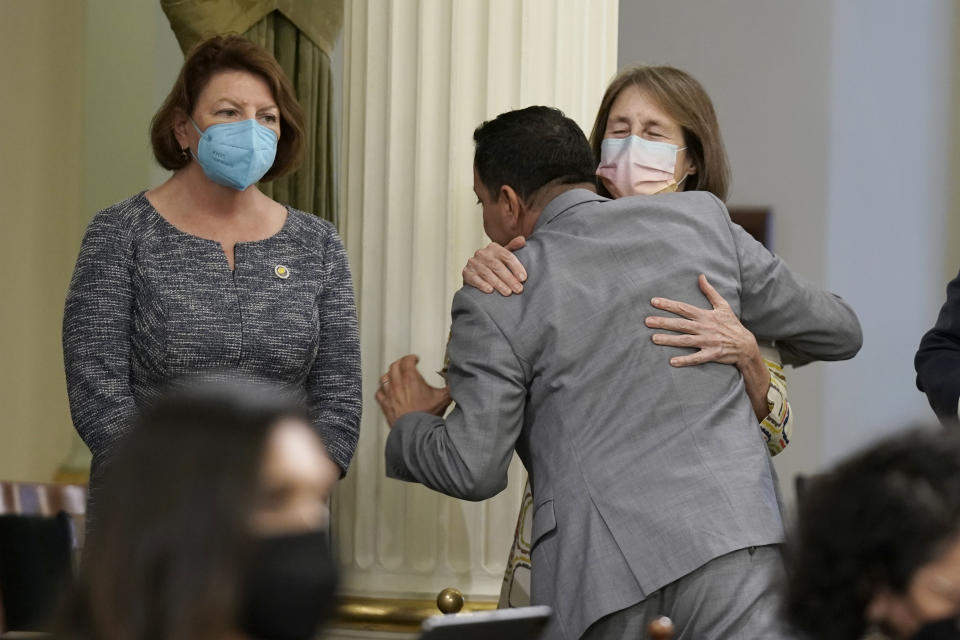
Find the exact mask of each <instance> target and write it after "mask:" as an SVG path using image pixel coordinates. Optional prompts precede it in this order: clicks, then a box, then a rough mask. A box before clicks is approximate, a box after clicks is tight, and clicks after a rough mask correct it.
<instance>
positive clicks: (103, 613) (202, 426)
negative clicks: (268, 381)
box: [61, 384, 306, 640]
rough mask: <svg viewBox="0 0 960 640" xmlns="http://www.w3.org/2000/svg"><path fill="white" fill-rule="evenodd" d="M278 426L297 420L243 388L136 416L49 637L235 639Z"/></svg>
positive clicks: (207, 392) (281, 404) (293, 409)
mask: <svg viewBox="0 0 960 640" xmlns="http://www.w3.org/2000/svg"><path fill="white" fill-rule="evenodd" d="M286 417H298V418H302V419H304V420H305V419H306V418H305V416H304V414H303V412H302V411H301V410H300V409H299V408H298V407H297V406H296V405H295V404H292V403H289V402H287V401H286V400H284V399H283V397H282V396H279V395H276V394H274V393H271V392H268V391H267V390H266V389H264V388H261V387H253V386H249V385H246V384H243V385H241V386H240V387H239V388H235V389H228V388H227V387H225V386H222V385H218V386H209V385H201V387H200V388H199V389H198V390H193V391H178V392H174V393H173V394H171V395H170V396H168V397H166V398H164V399H162V400H160V401H159V402H158V403H157V404H155V405H154V406H153V407H152V408H151V409H149V410H147V411H146V412H145V414H144V415H143V417H142V419H141V420H140V421H139V422H138V423H137V424H136V425H135V426H134V427H133V429H132V431H131V433H130V435H129V436H128V437H127V438H126V439H125V441H124V442H123V443H122V444H121V446H120V447H119V450H118V451H117V453H116V454H115V455H114V456H113V459H112V462H111V463H110V466H109V468H108V470H107V471H106V476H105V483H104V485H103V487H102V489H101V491H99V492H98V494H97V505H96V511H95V513H96V520H95V522H94V523H93V525H94V526H93V527H92V530H91V531H90V535H89V537H88V539H87V542H86V546H85V549H84V558H83V567H82V569H81V573H80V577H79V580H78V582H77V585H76V588H75V590H74V592H73V594H72V596H71V598H70V599H69V601H68V604H67V607H66V610H65V612H64V614H65V615H64V616H63V619H62V622H61V628H62V633H61V636H62V637H68V638H83V639H85V640H86V639H96V640H104V639H107V638H125V639H127V640H144V639H147V638H150V639H151V640H174V639H176V640H201V639H208V638H221V637H224V636H225V634H227V633H228V632H231V631H235V630H236V628H237V626H236V625H237V616H238V614H237V611H236V607H237V602H238V600H239V598H240V596H241V594H240V592H239V589H240V588H241V586H242V585H241V578H242V576H241V574H240V572H241V571H242V567H243V566H245V561H246V559H247V557H248V554H249V553H250V551H251V546H252V544H253V539H254V536H253V533H252V532H251V530H250V515H251V513H252V510H253V505H254V504H255V501H256V498H257V491H258V489H259V482H260V466H261V464H262V459H263V456H264V449H265V446H266V442H267V438H268V435H269V433H270V429H271V428H272V427H273V426H274V425H275V424H277V422H279V421H280V420H282V419H283V418H286Z"/></svg>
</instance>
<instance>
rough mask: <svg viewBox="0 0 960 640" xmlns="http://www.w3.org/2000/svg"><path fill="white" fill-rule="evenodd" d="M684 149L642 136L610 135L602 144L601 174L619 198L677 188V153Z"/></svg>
mask: <svg viewBox="0 0 960 640" xmlns="http://www.w3.org/2000/svg"><path fill="white" fill-rule="evenodd" d="M684 149H686V147H678V146H677V145H675V144H670V143H669V142H655V141H652V140H645V139H644V138H641V137H639V136H627V137H626V138H606V139H604V141H603V142H601V143H600V166H598V167H597V175H598V176H599V177H600V179H601V180H603V184H604V185H605V186H606V187H607V190H608V191H610V193H611V194H612V195H613V197H615V198H622V197H624V196H636V195H651V194H654V193H659V192H661V191H676V187H677V185H678V184H679V183H678V182H676V181H675V180H674V178H673V175H674V171H675V170H676V167H677V153H678V152H680V151H683V150H684ZM684 179H686V176H684ZM681 182H682V180H681ZM670 187H673V189H670Z"/></svg>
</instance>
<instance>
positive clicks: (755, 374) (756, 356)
mask: <svg viewBox="0 0 960 640" xmlns="http://www.w3.org/2000/svg"><path fill="white" fill-rule="evenodd" d="M737 368H738V369H740V374H741V375H742V376H743V384H744V386H745V387H746V389H747V396H748V397H749V398H750V405H751V406H752V407H753V413H754V415H756V417H757V421H758V422H762V421H763V419H764V418H766V417H767V414H769V413H770V406H769V404H768V403H767V392H768V391H769V390H770V371H769V370H768V369H767V365H766V363H765V362H764V361H763V356H762V355H761V354H760V349H759V348H758V347H757V346H756V342H754V347H753V350H752V353H750V354H749V355H747V356H746V357H744V358H742V359H741V361H740V362H738V363H737Z"/></svg>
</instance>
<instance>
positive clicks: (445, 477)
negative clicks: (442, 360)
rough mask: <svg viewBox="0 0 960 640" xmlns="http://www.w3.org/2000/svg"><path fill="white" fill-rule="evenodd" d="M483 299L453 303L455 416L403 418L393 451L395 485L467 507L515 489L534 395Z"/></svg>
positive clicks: (473, 294) (464, 295)
mask: <svg viewBox="0 0 960 640" xmlns="http://www.w3.org/2000/svg"><path fill="white" fill-rule="evenodd" d="M482 295H483V294H480V293H479V292H477V291H467V290H463V289H461V290H460V292H458V293H457V295H456V296H455V297H454V300H453V326H452V330H451V337H450V345H449V351H450V371H449V373H448V378H447V379H448V383H449V385H450V395H451V397H452V398H453V400H454V401H455V402H456V406H455V408H454V409H453V411H452V412H451V413H450V415H449V416H447V418H446V419H443V418H439V417H437V416H433V415H430V414H427V413H408V414H406V415H404V416H401V417H400V418H399V419H398V420H397V421H396V423H395V424H394V427H393V429H392V430H391V432H390V435H389V437H388V438H387V446H386V469H387V475H388V476H389V477H391V478H398V479H401V480H409V481H415V482H420V483H422V484H424V485H426V486H427V487H429V488H431V489H433V490H435V491H439V492H441V493H445V494H447V495H449V496H453V497H455V498H462V499H465V500H484V499H486V498H490V497H492V496H494V495H496V494H497V493H499V492H500V491H502V490H503V489H504V488H505V487H506V486H507V469H508V467H509V466H510V460H511V458H512V455H513V449H514V446H515V445H516V441H517V438H518V437H519V435H520V431H521V429H522V427H523V415H524V407H525V404H526V395H527V386H526V385H527V377H526V373H525V371H526V367H525V365H524V364H523V363H522V360H520V358H519V357H518V356H517V355H516V354H515V353H514V351H513V349H512V348H511V345H510V343H509V341H508V340H507V338H506V337H505V336H504V334H503V332H502V331H501V330H500V328H499V327H498V326H497V324H496V323H495V322H494V321H493V319H492V318H491V317H490V316H489V315H488V314H487V313H486V312H485V311H484V310H483V308H482V307H481V306H480V305H479V304H478V301H477V298H478V297H480V296H482Z"/></svg>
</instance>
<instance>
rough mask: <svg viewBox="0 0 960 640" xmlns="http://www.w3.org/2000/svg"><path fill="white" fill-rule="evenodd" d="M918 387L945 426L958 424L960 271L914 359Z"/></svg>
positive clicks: (959, 400)
mask: <svg viewBox="0 0 960 640" xmlns="http://www.w3.org/2000/svg"><path fill="white" fill-rule="evenodd" d="M913 364H914V367H915V368H916V370H917V388H918V389H920V391H923V392H924V393H926V394H927V400H929V401H930V406H931V407H932V408H933V410H934V412H935V413H936V414H937V417H938V418H939V419H940V422H942V423H943V424H944V425H949V424H953V425H956V424H957V423H958V418H957V412H958V403H960V274H958V275H957V277H956V278H954V279H953V280H951V281H950V284H948V285H947V301H946V302H944V303H943V307H941V308H940V316H939V317H938V318H937V324H936V325H934V327H933V329H930V331H927V333H926V334H924V336H923V339H922V340H921V341H920V348H919V349H918V350H917V355H916V358H914V361H913Z"/></svg>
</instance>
